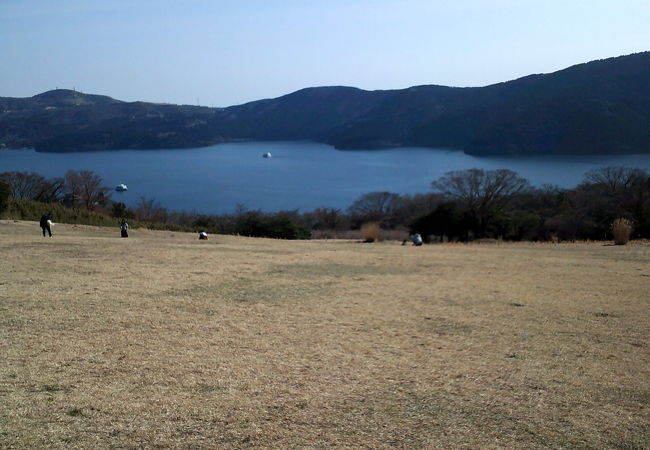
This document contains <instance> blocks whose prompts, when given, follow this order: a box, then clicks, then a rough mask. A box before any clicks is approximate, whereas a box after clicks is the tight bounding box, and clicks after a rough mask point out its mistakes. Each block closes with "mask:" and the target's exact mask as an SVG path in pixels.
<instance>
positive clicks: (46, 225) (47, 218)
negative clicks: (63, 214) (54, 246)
mask: <svg viewBox="0 0 650 450" xmlns="http://www.w3.org/2000/svg"><path fill="white" fill-rule="evenodd" d="M53 219H54V218H53V217H52V213H47V214H43V215H42V216H41V221H40V226H41V228H42V229H43V237H45V232H46V231H47V232H48V234H49V235H50V237H52V220H53Z"/></svg>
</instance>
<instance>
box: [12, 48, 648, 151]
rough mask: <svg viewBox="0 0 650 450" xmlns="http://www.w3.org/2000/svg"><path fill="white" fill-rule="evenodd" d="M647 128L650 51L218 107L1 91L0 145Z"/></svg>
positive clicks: (595, 137) (408, 137)
mask: <svg viewBox="0 0 650 450" xmlns="http://www.w3.org/2000/svg"><path fill="white" fill-rule="evenodd" d="M649 130H650V52H643V53H636V54H632V55H627V56H620V57H617V58H609V59H604V60H598V61H592V62H590V63H586V64H579V65H576V66H572V67H569V68H567V69H564V70H561V71H558V72H554V73H551V74H542V75H530V76H527V77H524V78H520V79H517V80H513V81H508V82H504V83H498V84H493V85H490V86H485V87H473V88H455V87H446V86H435V85H425V86H416V87H411V88H408V89H401V90H380V91H364V90H361V89H356V88H352V87H341V86H333V87H314V88H307V89H302V90H300V91H297V92H294V93H291V94H288V95H285V96H282V97H279V98H275V99H267V100H259V101H254V102H250V103H246V104H243V105H238V106H230V107H227V108H208V107H201V106H190V105H173V104H158V103H146V102H124V101H120V100H115V99H113V98H111V97H107V96H102V95H90V94H83V93H81V92H77V91H73V90H65V89H57V90H53V91H48V92H45V93H42V94H39V95H35V96H33V97H30V98H9V97H2V98H0V146H2V147H4V148H35V149H36V150H37V151H43V152H72V151H93V150H117V149H162V148H192V147H201V146H209V145H214V144H218V143H224V142H240V141H278V140H284V141H288V140H310V141H315V142H323V143H327V144H330V145H334V146H335V147H336V148H338V149H377V148H399V147H413V146H419V147H432V148H453V149H462V150H464V151H465V152H466V153H468V154H472V155H543V154H554V155H565V154H589V155H594V154H629V153H649V152H650V131H649Z"/></svg>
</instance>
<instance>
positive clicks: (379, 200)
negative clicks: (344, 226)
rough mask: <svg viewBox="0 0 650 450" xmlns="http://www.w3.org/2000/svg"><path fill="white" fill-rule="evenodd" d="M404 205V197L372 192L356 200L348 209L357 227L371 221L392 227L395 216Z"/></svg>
mask: <svg viewBox="0 0 650 450" xmlns="http://www.w3.org/2000/svg"><path fill="white" fill-rule="evenodd" d="M402 204H403V201H402V197H400V196H399V194H395V193H394V192H370V193H368V194H364V195H362V196H361V197H359V198H358V199H357V200H355V201H354V203H352V205H350V207H348V213H349V214H350V215H352V216H353V217H354V221H355V222H356V225H357V226H358V225H361V224H362V223H364V222H371V221H372V222H380V223H382V224H383V225H385V226H391V225H392V219H393V216H394V215H395V213H396V212H397V211H398V210H399V209H400V207H401V206H402Z"/></svg>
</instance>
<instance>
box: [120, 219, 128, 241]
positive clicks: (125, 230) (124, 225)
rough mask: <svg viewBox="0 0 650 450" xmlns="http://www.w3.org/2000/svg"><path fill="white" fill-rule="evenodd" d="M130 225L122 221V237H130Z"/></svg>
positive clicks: (124, 220)
mask: <svg viewBox="0 0 650 450" xmlns="http://www.w3.org/2000/svg"><path fill="white" fill-rule="evenodd" d="M128 230H129V224H128V223H126V219H122V222H121V223H120V233H121V235H122V237H124V238H125V237H129V231H128Z"/></svg>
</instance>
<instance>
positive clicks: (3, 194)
mask: <svg viewBox="0 0 650 450" xmlns="http://www.w3.org/2000/svg"><path fill="white" fill-rule="evenodd" d="M10 199H11V186H9V183H7V182H5V181H2V180H0V214H2V213H3V212H5V210H7V209H9V200H10Z"/></svg>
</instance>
